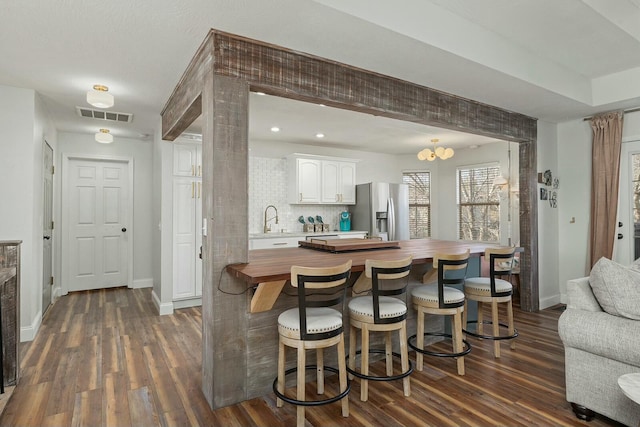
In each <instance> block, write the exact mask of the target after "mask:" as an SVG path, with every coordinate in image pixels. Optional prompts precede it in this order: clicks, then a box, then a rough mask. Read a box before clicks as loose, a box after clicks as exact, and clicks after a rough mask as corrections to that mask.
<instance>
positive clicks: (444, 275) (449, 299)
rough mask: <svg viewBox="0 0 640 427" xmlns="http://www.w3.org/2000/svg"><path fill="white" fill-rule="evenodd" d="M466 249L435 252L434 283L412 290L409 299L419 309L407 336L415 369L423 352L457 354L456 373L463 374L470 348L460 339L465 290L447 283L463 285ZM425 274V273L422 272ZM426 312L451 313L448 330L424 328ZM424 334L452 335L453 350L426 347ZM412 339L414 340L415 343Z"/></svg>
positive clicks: (467, 256)
mask: <svg viewBox="0 0 640 427" xmlns="http://www.w3.org/2000/svg"><path fill="white" fill-rule="evenodd" d="M469 253H470V251H469V249H467V251H466V252H464V253H461V254H444V253H436V255H435V256H434V257H433V268H434V269H436V270H437V273H438V281H437V283H435V284H428V285H422V286H417V287H415V288H414V289H413V290H412V291H411V301H412V303H413V306H414V307H415V309H416V310H417V312H418V318H417V320H416V324H417V328H416V335H412V336H411V337H409V340H408V343H409V347H411V348H412V349H413V350H415V351H416V365H417V368H418V371H422V368H423V362H424V360H423V355H425V354H426V355H428V356H436V357H453V358H456V364H457V369H458V375H464V356H465V355H467V354H469V353H470V352H471V344H469V342H467V341H466V340H464V339H463V334H462V312H463V311H464V310H465V299H464V292H462V291H461V290H459V289H456V288H454V287H452V286H448V285H463V284H464V282H465V276H466V272H467V265H468V262H469ZM425 277H427V276H425ZM425 314H437V315H441V316H453V317H452V318H451V334H447V333H436V332H433V333H431V332H425V331H424V320H425ZM425 336H438V337H446V338H451V341H452V343H453V351H452V352H441V351H431V350H426V349H425V347H424V337H425ZM414 341H415V344H414Z"/></svg>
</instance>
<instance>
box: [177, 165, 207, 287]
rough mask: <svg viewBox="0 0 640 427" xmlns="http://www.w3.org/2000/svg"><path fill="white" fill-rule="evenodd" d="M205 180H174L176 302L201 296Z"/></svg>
mask: <svg viewBox="0 0 640 427" xmlns="http://www.w3.org/2000/svg"><path fill="white" fill-rule="evenodd" d="M201 229H202V180H201V179H200V178H197V177H193V178H190V177H174V178H173V299H184V298H194V297H200V296H202V260H201V259H200V256H199V255H200V247H201V245H202V232H201Z"/></svg>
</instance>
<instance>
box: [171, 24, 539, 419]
mask: <svg viewBox="0 0 640 427" xmlns="http://www.w3.org/2000/svg"><path fill="white" fill-rule="evenodd" d="M250 91H261V92H264V93H267V94H269V95H275V96H281V97H286V98H292V99H297V100H301V101H307V102H315V103H321V104H325V105H328V106H331V107H336V108H343V109H347V110H353V111H359V112H363V113H368V114H374V115H380V116H385V117H389V118H394V119H399V120H405V121H411V122H415V123H422V124H426V125H430V126H436V127H442V128H447V129H455V130H458V131H462V132H468V133H473V134H479V135H485V136H489V137H493V138H497V139H503V140H507V141H513V142H518V143H519V164H520V182H519V186H520V219H521V221H520V240H521V245H522V246H523V247H524V248H525V252H524V253H523V254H522V257H521V301H520V303H521V308H522V309H524V310H528V311H537V310H538V304H539V301H538V300H539V296H538V239H537V228H538V219H537V199H536V184H535V182H536V178H537V172H536V140H537V121H536V119H534V118H531V117H527V116H524V115H522V114H518V113H513V112H510V111H506V110H503V109H500V108H497V107H493V106H490V105H486V104H482V103H480V102H476V101H473V100H469V99H465V98H461V97H458V96H455V95H451V94H447V93H444V92H440V91H437V90H434V89H430V88H428V87H424V86H420V85H416V84H413V83H410V82H406V81H402V80H399V79H396V78H392V77H388V76H384V75H380V74H377V73H374V72H371V71H367V70H362V69H358V68H355V67H351V66H349V65H345V64H341V63H337V62H335V61H331V60H327V59H323V58H319V57H316V56H313V55H309V54H305V53H301V52H296V51H292V50H290V49H286V48H282V47H279V46H274V45H270V44H267V43H263V42H259V41H256V40H251V39H247V38H244V37H240V36H236V35H232V34H228V33H224V32H221V31H217V30H211V31H210V32H209V34H208V35H207V37H206V38H205V40H204V42H203V43H202V45H201V46H200V48H199V49H198V51H197V52H196V54H195V56H194V58H193V59H192V61H191V63H190V64H189V66H188V67H187V69H186V71H185V73H184V75H183V77H182V78H181V80H180V82H179V83H178V85H177V86H176V88H175V89H174V91H173V93H172V95H171V96H170V98H169V100H168V101H167V104H166V105H165V107H164V109H163V111H162V138H163V139H165V140H169V141H172V140H174V139H175V138H177V137H178V136H179V135H180V134H181V133H182V132H183V131H185V130H186V129H187V128H188V126H189V125H190V124H191V123H192V122H193V121H194V120H195V119H196V118H197V117H199V116H200V115H202V123H203V133H202V141H203V218H204V221H205V228H206V229H207V230H208V233H207V235H206V236H203V267H204V274H203V283H204V286H203V392H204V393H205V396H206V397H207V399H208V401H209V403H210V405H211V406H212V407H213V408H218V407H222V406H227V405H229V404H233V403H236V402H239V401H242V400H246V399H248V398H251V397H255V396H259V395H262V394H264V393H265V390H267V388H265V387H264V384H262V383H263V382H264V381H261V376H260V375H261V373H260V372H259V367H258V369H257V370H250V369H249V361H248V354H250V353H251V352H252V351H253V348H254V346H255V345H257V344H256V339H255V336H253V335H251V334H250V332H249V328H250V326H251V320H252V319H251V318H250V317H249V315H247V307H248V304H247V301H246V299H245V298H238V297H237V296H230V295H227V294H225V293H222V292H220V291H219V290H218V289H219V286H222V287H224V288H225V289H229V290H233V289H236V290H238V291H241V290H243V289H244V288H245V287H244V284H243V283H241V282H239V281H237V280H235V279H233V278H232V277H229V276H228V275H221V273H222V272H223V271H224V269H225V267H226V266H227V265H228V264H231V263H236V262H246V261H247V255H248V250H247V247H248V245H247V240H248V221H247V207H248V200H247V168H248V130H247V126H248V102H249V101H248V100H249V92H250ZM214 174H215V179H214ZM214 236H215V238H214ZM219 277H221V279H220V280H221V282H220V283H219V285H218V286H214V284H218V278H219ZM213 313H216V316H215V319H214V316H213ZM214 320H217V321H214ZM224 337H233V338H234V339H232V340H229V339H227V340H225V339H224ZM214 348H215V352H214ZM221 356H223V357H221ZM252 362H253V361H252ZM251 368H252V369H253V367H251ZM263 371H264V369H263ZM262 375H264V374H262ZM267 375H268V373H267Z"/></svg>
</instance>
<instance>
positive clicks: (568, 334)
mask: <svg viewBox="0 0 640 427" xmlns="http://www.w3.org/2000/svg"><path fill="white" fill-rule="evenodd" d="M638 286H640V284H639V285H638ZM567 298H568V303H567V309H566V310H565V312H564V313H562V315H561V316H560V319H559V322H558V332H559V334H560V338H561V339H562V342H563V344H564V350H565V373H566V389H567V390H566V392H567V401H568V402H570V403H571V404H572V406H573V410H574V412H575V414H576V416H577V417H578V418H580V419H583V420H587V421H588V420H591V419H592V418H593V417H594V415H595V414H594V413H593V412H597V413H599V414H602V415H604V416H606V417H609V418H611V419H613V420H616V421H618V422H621V423H623V424H626V425H629V426H638V425H640V404H637V403H635V402H633V401H632V400H631V399H629V398H628V397H627V396H625V395H624V394H623V392H622V390H621V389H620V387H619V386H618V377H619V376H620V375H623V374H627V373H631V372H640V321H639V320H633V319H629V318H625V317H622V316H615V315H611V314H609V313H607V312H605V311H603V309H602V308H601V306H600V304H599V303H598V300H597V299H596V297H595V295H594V293H593V291H592V289H591V286H590V285H589V277H583V278H580V279H574V280H569V281H568V283H567Z"/></svg>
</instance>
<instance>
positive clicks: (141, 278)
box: [54, 132, 157, 287]
mask: <svg viewBox="0 0 640 427" xmlns="http://www.w3.org/2000/svg"><path fill="white" fill-rule="evenodd" d="M65 154H67V155H69V154H73V155H78V154H79V155H88V156H92V155H104V156H119V157H130V158H132V159H133V225H132V226H131V227H127V228H128V229H129V230H131V232H132V234H133V284H132V285H133V287H150V286H153V268H152V263H153V262H152V258H153V227H154V224H153V217H154V215H153V205H152V193H153V186H152V178H153V143H152V142H151V141H142V140H137V139H128V138H121V137H118V136H114V142H113V143H111V144H99V143H97V142H96V141H95V140H94V137H93V134H79V133H66V132H61V133H59V134H58V151H57V153H55V159H56V170H58V171H62V166H61V164H62V157H63V155H65ZM54 188H55V189H56V190H55V199H56V200H57V202H56V203H55V211H54V212H55V213H54V217H55V218H56V222H57V223H58V224H61V223H62V220H61V218H62V215H63V209H62V207H61V204H60V200H61V197H62V196H61V194H62V174H61V173H56V175H55V177H54ZM156 225H157V224H156ZM61 240H62V239H60V238H58V239H57V242H56V249H57V253H59V254H60V253H61V251H60V244H61ZM63 262H64V260H63V259H61V257H57V263H58V265H59V266H61V265H63ZM57 277H61V274H59V275H58V276H57Z"/></svg>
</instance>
